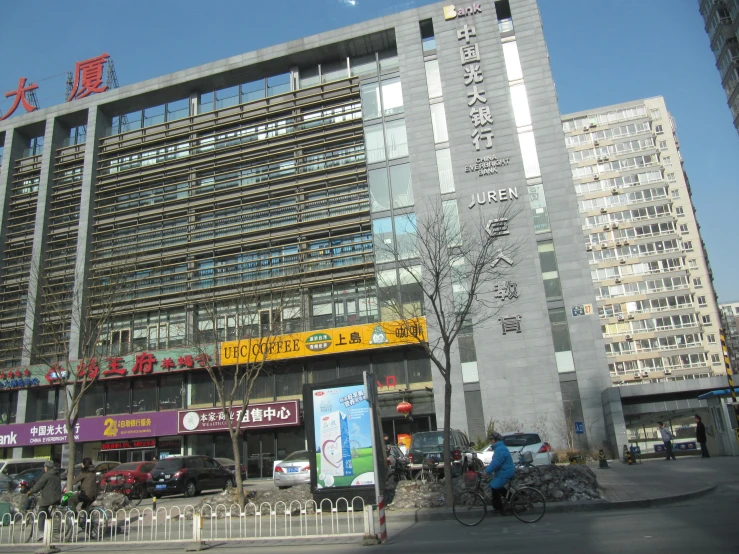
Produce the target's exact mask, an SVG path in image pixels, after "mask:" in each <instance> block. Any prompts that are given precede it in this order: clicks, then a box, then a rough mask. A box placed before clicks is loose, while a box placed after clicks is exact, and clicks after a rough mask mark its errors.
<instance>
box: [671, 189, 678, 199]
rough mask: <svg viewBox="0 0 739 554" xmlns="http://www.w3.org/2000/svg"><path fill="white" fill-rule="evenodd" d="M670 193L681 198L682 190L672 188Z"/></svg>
mask: <svg viewBox="0 0 739 554" xmlns="http://www.w3.org/2000/svg"><path fill="white" fill-rule="evenodd" d="M670 195H672V197H673V198H680V190H679V189H671V190H670Z"/></svg>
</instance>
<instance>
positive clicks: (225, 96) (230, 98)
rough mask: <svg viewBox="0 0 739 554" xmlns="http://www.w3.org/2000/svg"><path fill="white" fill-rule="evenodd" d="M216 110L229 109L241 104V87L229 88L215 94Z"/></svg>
mask: <svg viewBox="0 0 739 554" xmlns="http://www.w3.org/2000/svg"><path fill="white" fill-rule="evenodd" d="M215 95H216V109H221V108H228V107H229V106H235V105H236V104H238V103H239V87H238V86H234V87H229V88H225V89H221V90H217V91H216V92H215Z"/></svg>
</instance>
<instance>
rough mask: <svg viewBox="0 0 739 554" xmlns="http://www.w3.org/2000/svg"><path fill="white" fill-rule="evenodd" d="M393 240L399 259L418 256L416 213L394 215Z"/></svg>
mask: <svg viewBox="0 0 739 554" xmlns="http://www.w3.org/2000/svg"><path fill="white" fill-rule="evenodd" d="M395 241H396V244H397V251H398V259H399V260H404V259H407V258H415V257H417V256H418V246H417V244H416V214H406V215H398V216H395Z"/></svg>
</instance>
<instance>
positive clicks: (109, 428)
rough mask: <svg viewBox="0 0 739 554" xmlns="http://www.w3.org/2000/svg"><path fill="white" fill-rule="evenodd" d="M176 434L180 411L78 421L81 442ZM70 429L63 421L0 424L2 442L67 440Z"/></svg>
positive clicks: (26, 443)
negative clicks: (178, 412) (65, 426)
mask: <svg viewBox="0 0 739 554" xmlns="http://www.w3.org/2000/svg"><path fill="white" fill-rule="evenodd" d="M176 434H177V412H175V411H174V410H172V411H167V412H142V413H138V414H130V415H115V416H104V417H86V418H82V419H80V420H79V421H78V422H77V425H76V426H75V430H74V438H75V440H76V441H78V442H91V441H103V440H111V439H133V438H142V437H159V436H164V435H176ZM66 442H67V431H66V429H65V428H64V422H63V421H44V422H38V423H16V424H13V425H2V426H0V446H5V447H9V446H40V445H46V444H64V443H66Z"/></svg>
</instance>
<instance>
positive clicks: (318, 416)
mask: <svg viewBox="0 0 739 554" xmlns="http://www.w3.org/2000/svg"><path fill="white" fill-rule="evenodd" d="M371 414H372V411H371V410H370V405H369V403H368V402H367V399H366V396H365V388H364V385H348V386H339V387H333V388H327V389H317V390H314V391H313V425H314V429H315V441H316V443H315V448H316V475H317V482H316V488H329V487H356V486H360V485H374V484H375V473H374V464H373V459H372V433H371V425H370V417H371Z"/></svg>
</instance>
